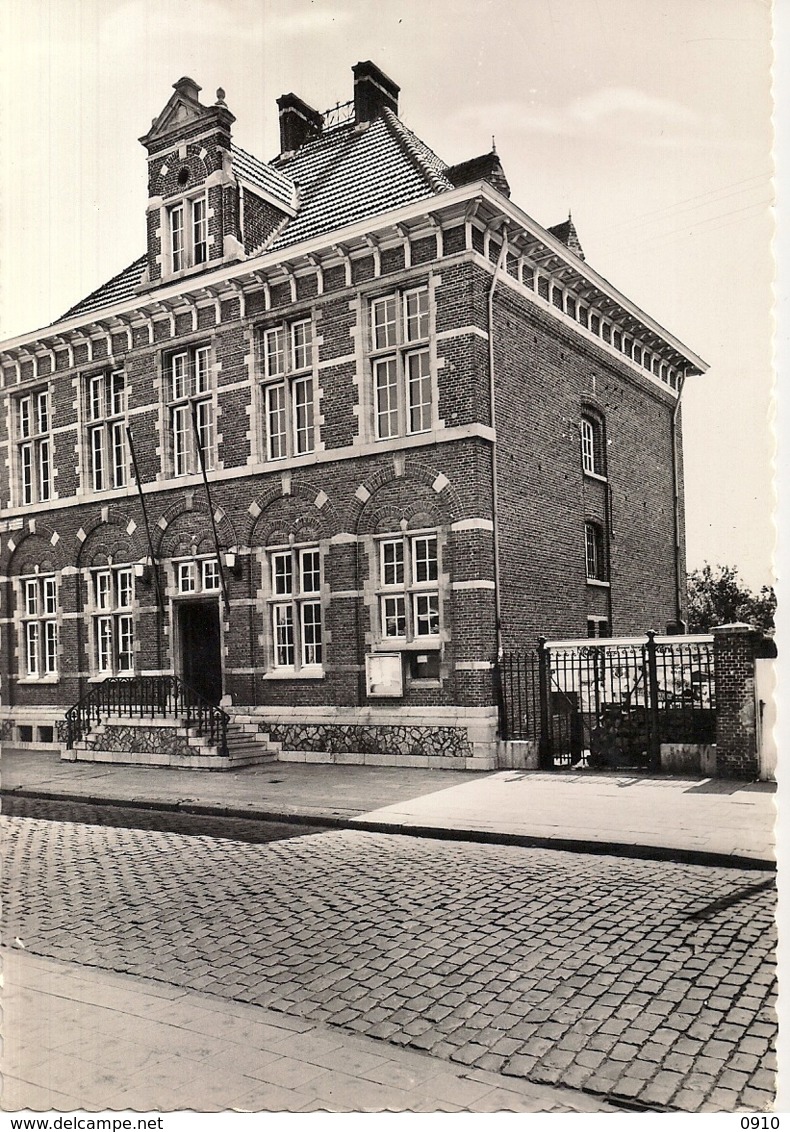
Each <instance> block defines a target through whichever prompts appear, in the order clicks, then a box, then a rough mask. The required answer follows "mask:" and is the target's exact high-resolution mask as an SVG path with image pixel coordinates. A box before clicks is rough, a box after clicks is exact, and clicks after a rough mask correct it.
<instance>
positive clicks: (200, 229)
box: [192, 197, 208, 263]
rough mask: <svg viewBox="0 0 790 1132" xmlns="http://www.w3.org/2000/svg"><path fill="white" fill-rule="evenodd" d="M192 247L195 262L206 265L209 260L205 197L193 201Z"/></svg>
mask: <svg viewBox="0 0 790 1132" xmlns="http://www.w3.org/2000/svg"><path fill="white" fill-rule="evenodd" d="M192 247H193V249H194V253H195V255H194V262H195V263H205V262H206V260H207V259H208V255H207V252H208V213H207V212H206V201H205V198H204V197H198V199H197V200H195V201H192Z"/></svg>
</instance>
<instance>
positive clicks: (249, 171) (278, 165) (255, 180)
mask: <svg viewBox="0 0 790 1132" xmlns="http://www.w3.org/2000/svg"><path fill="white" fill-rule="evenodd" d="M232 156H233V164H234V167H235V169H236V171H237V172H238V174H239V175H240V176H241V177H243V178H244V179H245V180H247V181H249V182H251V183H252V184H254V185H257V186H259V187H260V188H261V189H264V190H266V192H267V193H268V194H269V195H270V196H273V197H275V198H276V199H279V200H281V201H282V202H283V203H284V204H288V205H292V204H293V202H294V193H295V190H296V191H297V192H298V202H299V203H298V211H297V214H296V216H294V217H292V218H290V217H289V219H288V220H287V221H286V223H285V225H284V226H283V227H281V228H279V229H278V230H277V233H276V235H275V237H274V240H273V241H272V243H270V244H268V245H264V247H261V248H259V249H257V250H258V253H260V252H262V251H264V249H265V250H267V251H269V250H279V249H282V248H289V247H292V246H293V245H294V244H298V243H301V242H302V241H304V240H309V239H312V238H313V237H315V236H321V235H324V234H328V233H330V232H333V231H334V230H336V229H338V228H342V227H344V226H345V225H347V224H353V223H355V222H356V221H359V220H363V219H365V218H366V217H368V216H370V217H373V216H379V215H382V214H383V213H385V212H390V211H391V210H393V209H397V208H399V207H401V206H402V205H405V204H409V203H411V202H412V201H416V200H425V199H428V198H430V197H432V196H435V195H436V194H437V193H444V192H449V191H450V190H451V189H452V188H453V187H454V182H453V180H451V178H450V177H449V176H448V175H447V170H448V166H447V165H446V164H445V162H443V161H442V160H441V159H440V158H439V157H437V156H436V154H435V153H434V152H433V151H432V150H431V149H429V148H428V146H427V145H425V144H424V142H422V141H420V139H419V138H418V137H416V135H415V134H413V133H412V131H411V130H410V129H409V128H408V127H407V126H405V125H404V124H403V122H401V120H400V119H399V118H398V116H397V114H394V113H393V112H392V111H391V110H390V109H389V108H387V107H385V108H384V109H383V110H382V112H381V115H380V117H378V118H376V119H374V120H373V121H372V122H370V123H369V124H366V125H364V126H361V127H359V128H357V126H356V125H355V123H354V122H353V121H350V122H346V123H343V124H342V125H339V126H335V127H333V128H331V129H329V130H326V131H325V132H324V133H323V134H322V135H321V136H320V137H318V138H316V139H315V140H314V141H311V142H308V143H307V144H306V145H304V146H302V148H301V149H299V150H298V151H297V152H296V153H295V154H294V155H293V156H291V157H287V158H276V159H275V161H274V162H272V163H271V164H268V163H266V162H264V161H261V160H259V159H258V158H257V157H253V156H252V154H249V153H247V152H246V150H243V149H241V148H240V147H239V146H237V145H233V146H232ZM144 267H145V256H142V257H141V258H140V259H138V260H135V262H134V263H133V264H131V265H130V266H129V267H127V268H126V270H125V271H122V272H121V273H120V274H119V275H116V276H115V277H114V278H113V279H111V280H110V281H109V282H108V283H105V284H104V286H102V287H99V288H98V290H96V291H93V292H92V293H91V294H90V295H88V297H87V298H85V299H83V300H82V302H80V303H77V305H76V306H73V307H72V308H71V309H70V310H68V311H66V314H65V315H64V316H63V317H64V318H71V317H74V316H76V315H83V314H91V313H93V312H94V311H99V310H101V309H102V308H103V307H106V306H110V305H111V304H113V303H117V302H121V301H123V300H124V299H130V298H133V297H134V295H135V294H136V287H137V284H139V283H140V281H141V279H142V276H143V270H144Z"/></svg>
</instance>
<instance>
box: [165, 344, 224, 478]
mask: <svg viewBox="0 0 790 1132" xmlns="http://www.w3.org/2000/svg"><path fill="white" fill-rule="evenodd" d="M167 368H168V370H169V382H168V386H169V393H170V435H171V445H172V461H173V475H175V476H188V475H194V474H195V473H196V472H199V471H200V470H201V460H202V464H203V467H205V469H206V471H207V472H210V471H212V470H213V468H214V454H215V448H216V438H215V430H214V396H213V391H212V388H211V366H210V350H209V347H208V346H197V347H192V348H190V349H189V350H183V351H181V352H179V353H178V354H171V355H170V358H169V360H168V363H167Z"/></svg>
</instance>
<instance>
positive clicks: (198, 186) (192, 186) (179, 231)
mask: <svg viewBox="0 0 790 1132" xmlns="http://www.w3.org/2000/svg"><path fill="white" fill-rule="evenodd" d="M173 86H174V94H172V95H171V96H170V98H169V100H168V102H167V104H166V106H165V107H164V109H163V110H162V111H161V113H160V114H159V115H158V116H157V117H156V118H154V120H153V122H152V124H151V129H150V130H149V131H148V133H147V134H145V135H144V136H143V137H142V138H140V141H141V143H142V144H143V145H144V146H145V148H146V150H147V152H148V225H147V226H148V248H147V257H146V258H147V263H146V272H145V275H144V278H143V282H142V284H141V287H142V289H147V288H150V287H152V286H155V285H157V284H159V283H162V282H171V281H173V280H174V279H180V278H181V277H183V276H185V275H192V274H195V273H198V272H200V271H205V270H206V269H207V268H209V267H215V266H217V264H218V263H220V262H226V261H228V260H237V259H243V258H244V254H245V253H244V249H243V246H242V242H241V231H240V202H239V186H238V184H237V183H236V179H235V177H234V175H233V163H232V158H231V146H232V142H231V127H232V125H233V123H234V121H235V118H234V116H233V114H231V112H230V110H229V109H228V107H227V105H226V103H225V92H224V91H223V90H221V89H220V90H218V91H217V101H216V102H215V103H214V105H213V106H205V105H204V104H203V103H202V102H201V101H200V99H199V97H198V96H199V94H200V89H201V88H200V87H199V86H198V84H197V83H196V82H195V81H194V80H193V79H190V78H188V77H184V78H181V79H179V80H178V82H177V83H174V84H173Z"/></svg>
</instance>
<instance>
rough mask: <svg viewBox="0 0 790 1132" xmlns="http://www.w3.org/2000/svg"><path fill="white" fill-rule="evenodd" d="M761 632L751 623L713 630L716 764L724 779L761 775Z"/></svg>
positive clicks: (725, 626) (724, 626)
mask: <svg viewBox="0 0 790 1132" xmlns="http://www.w3.org/2000/svg"><path fill="white" fill-rule="evenodd" d="M757 638H758V634H757V633H756V632H755V630H754V629H753V628H752V627H751V626H750V625H744V624H735V625H719V626H717V627H716V628H715V629H714V630H713V658H714V666H715V672H716V767H717V773H718V775H719V777H721V778H749V779H751V778H757V775H758V773H759V765H758V758H757V714H756V707H755V689H754V655H755V646H756V643H757Z"/></svg>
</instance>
